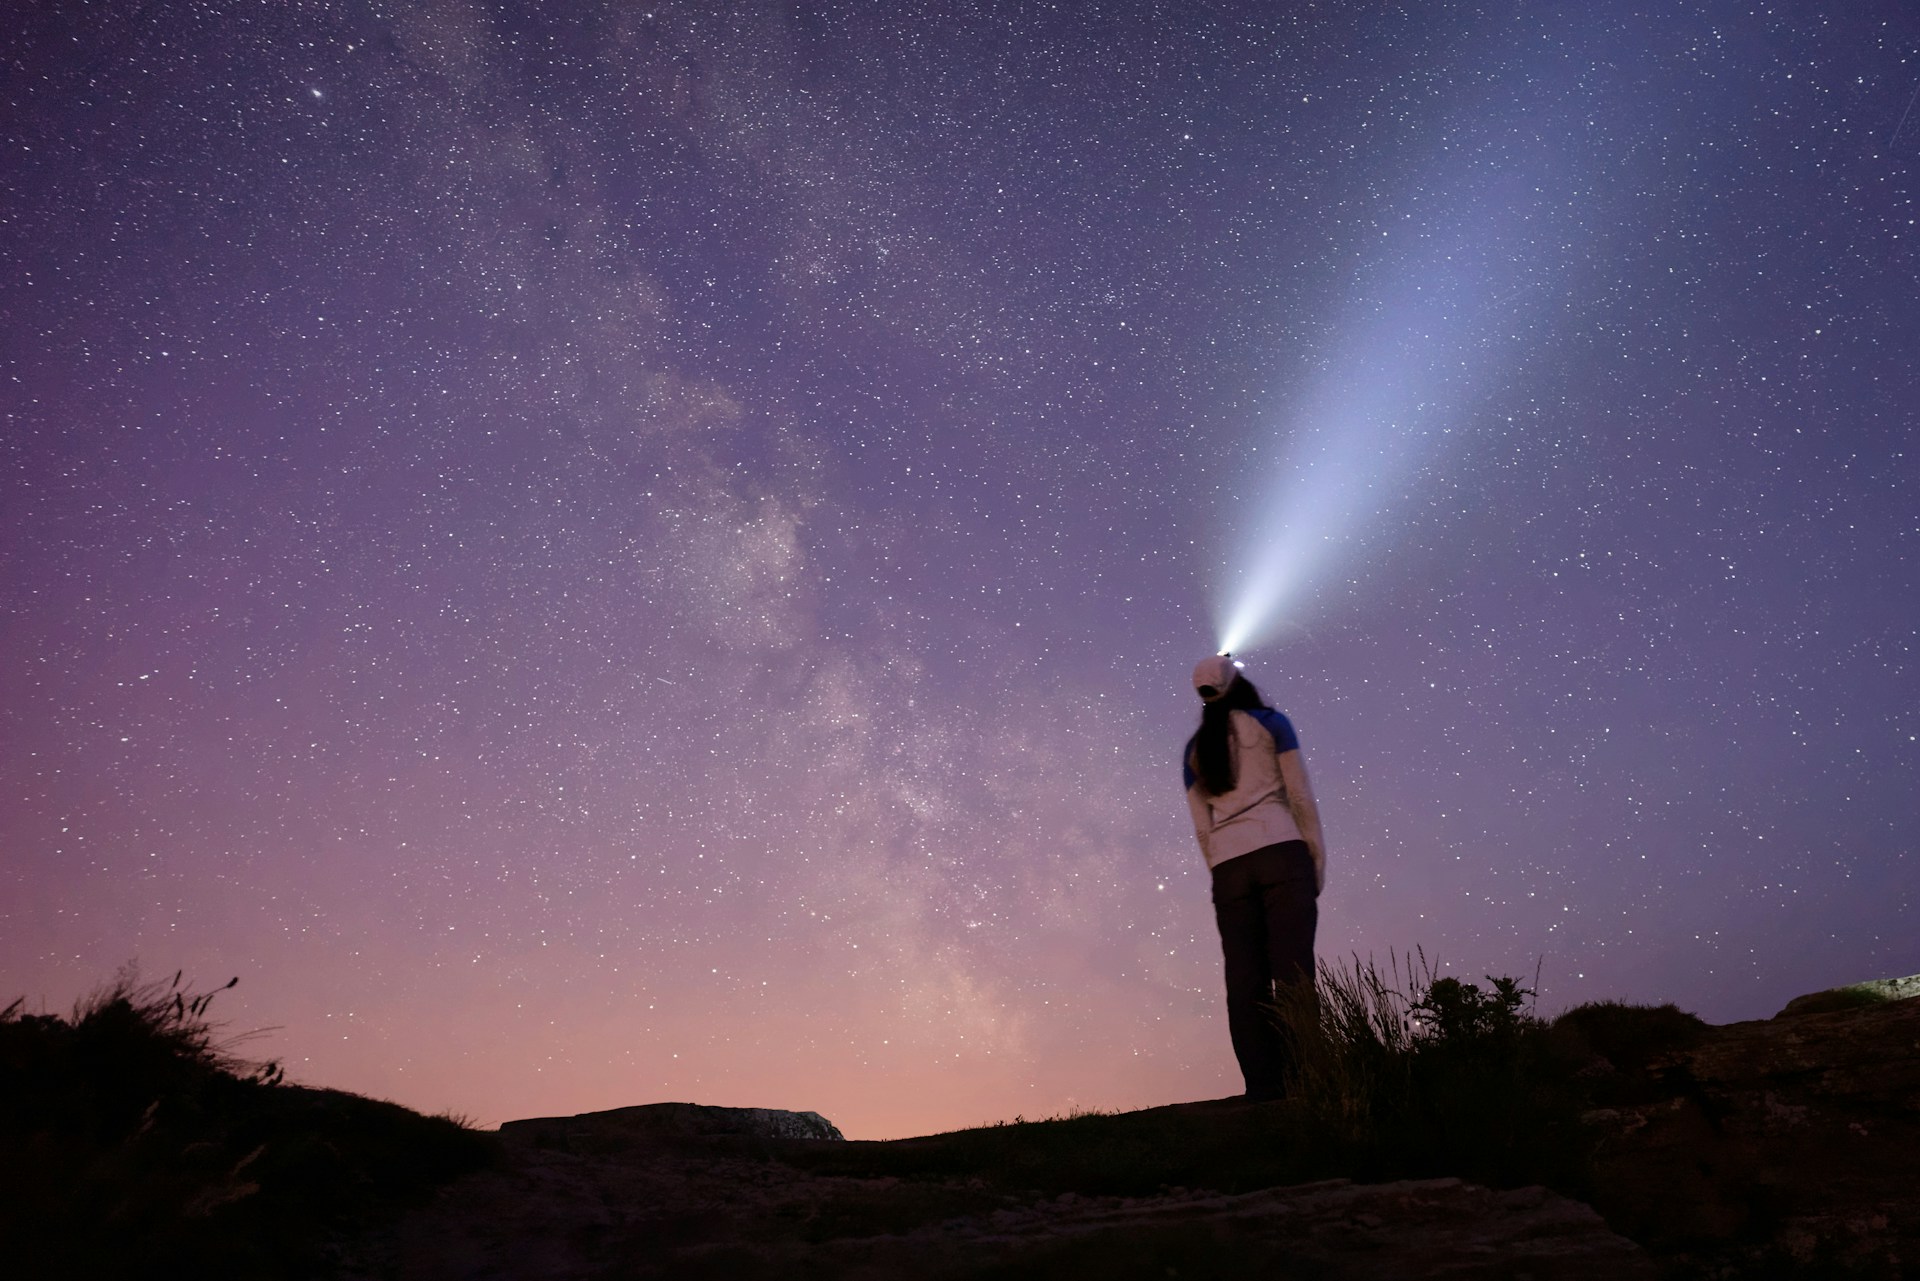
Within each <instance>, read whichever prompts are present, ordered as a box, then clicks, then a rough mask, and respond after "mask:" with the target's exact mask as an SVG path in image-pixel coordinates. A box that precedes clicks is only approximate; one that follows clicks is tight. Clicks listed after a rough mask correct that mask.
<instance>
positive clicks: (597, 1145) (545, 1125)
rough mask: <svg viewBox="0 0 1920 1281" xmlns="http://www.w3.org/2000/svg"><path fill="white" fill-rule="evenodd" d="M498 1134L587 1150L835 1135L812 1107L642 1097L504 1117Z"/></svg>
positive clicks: (535, 1143) (831, 1137)
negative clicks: (597, 1107)
mask: <svg viewBox="0 0 1920 1281" xmlns="http://www.w3.org/2000/svg"><path fill="white" fill-rule="evenodd" d="M500 1134H501V1136H502V1137H503V1138H505V1139H507V1140H508V1141H509V1142H521V1143H531V1144H534V1145H536V1146H540V1147H548V1148H565V1149H568V1150H572V1151H592V1150H595V1149H606V1148H608V1147H615V1148H618V1147H625V1146H629V1145H631V1144H632V1143H633V1142H634V1141H635V1140H637V1139H642V1138H647V1137H674V1138H712V1137H721V1136H733V1137H736V1138H749V1139H839V1138H841V1137H843V1136H842V1135H841V1133H840V1131H839V1129H838V1128H836V1127H835V1126H834V1124H833V1122H831V1121H829V1120H827V1118H825V1117H824V1116H821V1115H820V1114H819V1113H818V1112H784V1111H781V1110H780V1109H779V1108H722V1107H710V1106H708V1105H706V1104H703V1103H644V1104H641V1105H640V1106H638V1107H630V1108H614V1109H613V1110H611V1111H608V1112H582V1113H581V1114H579V1115H578V1116H543V1117H533V1118H530V1119H528V1120H525V1121H508V1122H507V1123H506V1124H505V1125H503V1126H501V1127H500Z"/></svg>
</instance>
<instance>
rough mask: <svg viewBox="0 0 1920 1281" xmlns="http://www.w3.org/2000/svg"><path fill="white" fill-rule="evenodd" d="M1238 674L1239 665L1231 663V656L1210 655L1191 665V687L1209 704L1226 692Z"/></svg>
mask: <svg viewBox="0 0 1920 1281" xmlns="http://www.w3.org/2000/svg"><path fill="white" fill-rule="evenodd" d="M1239 674H1240V664H1238V663H1236V662H1234V661H1233V655H1231V654H1211V655H1208V656H1207V657H1206V658H1203V659H1201V660H1200V661H1199V662H1197V663H1195V664H1194V665H1193V687H1194V689H1196V690H1198V691H1199V693H1200V697H1201V698H1202V699H1204V700H1205V701H1206V702H1209V703H1211V702H1212V701H1213V700H1214V699H1216V698H1219V697H1221V696H1223V695H1224V694H1225V693H1226V692H1227V687H1228V686H1230V685H1232V684H1233V681H1234V678H1235V677H1237V676H1238V675H1239Z"/></svg>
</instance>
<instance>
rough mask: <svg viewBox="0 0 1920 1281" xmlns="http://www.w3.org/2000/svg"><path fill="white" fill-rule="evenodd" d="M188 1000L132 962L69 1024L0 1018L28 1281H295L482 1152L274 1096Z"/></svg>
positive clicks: (381, 1106)
mask: <svg viewBox="0 0 1920 1281" xmlns="http://www.w3.org/2000/svg"><path fill="white" fill-rule="evenodd" d="M233 986H234V981H229V982H227V983H225V984H223V985H221V986H220V987H217V988H212V989H209V990H206V991H195V990H194V989H192V988H191V987H189V986H187V985H185V984H184V982H183V975H181V974H179V973H176V974H174V976H173V977H172V978H171V979H170V980H166V981H162V982H155V983H144V982H142V981H141V980H140V978H139V976H138V974H137V972H136V971H135V970H134V969H133V968H132V967H130V966H129V967H127V968H124V969H123V970H122V971H121V972H120V973H119V974H118V975H116V976H115V978H114V980H113V981H112V982H111V983H109V984H107V985H106V986H105V987H103V988H102V989H101V990H99V991H98V992H95V993H94V994H93V995H91V996H89V997H87V998H86V999H84V1000H82V1001H81V1002H79V1003H78V1004H77V1005H76V1006H75V1007H74V1010H73V1013H72V1015H71V1016H70V1017H68V1018H64V1019H63V1018H59V1017H56V1016H53V1015H46V1014H29V1013H26V1012H25V1002H24V1001H23V1000H17V1001H14V1002H13V1003H12V1004H11V1005H9V1006H8V1007H7V1008H6V1009H5V1011H3V1012H0V1257H3V1258H6V1259H7V1260H8V1265H9V1267H10V1268H18V1269H19V1271H18V1272H17V1273H16V1274H17V1275H24V1276H35V1277H48V1278H56V1277H89V1278H96V1277H97V1278H109V1277H119V1276H162V1275H166V1276H174V1275H179V1276H189V1275H200V1276H247V1277H261V1278H278V1277H297V1276H307V1275H313V1274H315V1273H317V1272H320V1271H324V1270H326V1268H325V1267H324V1266H323V1264H324V1262H325V1259H326V1257H327V1254H328V1251H329V1250H334V1249H337V1247H338V1243H339V1241H340V1240H342V1239H345V1238H346V1237H350V1236H351V1235H352V1234H353V1233H354V1232H355V1231H356V1230H357V1229H359V1228H363V1227H365V1226H368V1225H369V1224H371V1223H373V1222H375V1221H377V1220H378V1219H380V1218H381V1217H383V1216H385V1215H388V1214H390V1213H392V1212H393V1211H394V1210H396V1209H398V1208H399V1207H401V1206H404V1205H406V1204H408V1203H410V1202H412V1201H414V1200H416V1199H418V1198H419V1197H420V1196H422V1195H424V1194H425V1192H426V1191H427V1190H428V1189H430V1188H432V1187H433V1186H435V1185H437V1184H438V1183H441V1182H444V1181H445V1180H446V1179H448V1178H451V1177H453V1176H454V1175H456V1174H459V1173H461V1172H463V1171H465V1170H468V1169H473V1168H475V1167H477V1166H479V1165H481V1164H484V1163H485V1162H487V1161H488V1160H490V1159H492V1154H493V1152H494V1150H495V1148H494V1140H493V1139H492V1137H491V1136H489V1135H482V1134H478V1133H475V1132H474V1131H472V1130H471V1129H468V1128H466V1127H464V1126H462V1125H460V1124H459V1123H457V1122H455V1121H453V1120H449V1119H445V1118H431V1117H423V1116H420V1115H418V1114H416V1113H413V1112H410V1111H408V1110H407V1109H406V1108H403V1107H400V1106H398V1105H397V1104H392V1103H383V1102H379V1101H377V1100H373V1099H365V1098H360V1097H359V1096H357V1095H352V1094H347V1093H344V1092H342V1091H338V1090H313V1089H307V1088H304V1087H301V1086H295V1085H288V1084H285V1083H284V1081H283V1079H282V1076H283V1074H282V1072H281V1070H280V1067H279V1065H278V1064H277V1063H272V1062H265V1063H256V1062H253V1061H250V1060H247V1059H244V1058H242V1057H240V1056H239V1055H238V1054H237V1053H236V1052H235V1047H236V1046H237V1045H238V1044H240V1043H242V1042H244V1041H245V1039H246V1038H245V1037H233V1036H228V1035H226V1034H225V1033H224V1031H223V1028H222V1025H221V1024H219V1023H217V1022H215V1021H214V1020H213V1019H212V1018H211V1017H210V1013H209V1011H210V1008H211V1006H212V1004H213V1001H214V998H215V997H216V996H217V995H218V994H219V993H221V992H224V991H227V990H229V989H231V988H232V987H233Z"/></svg>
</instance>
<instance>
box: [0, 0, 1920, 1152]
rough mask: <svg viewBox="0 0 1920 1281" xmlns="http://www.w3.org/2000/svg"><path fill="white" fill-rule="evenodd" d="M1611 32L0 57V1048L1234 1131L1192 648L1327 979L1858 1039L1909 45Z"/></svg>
mask: <svg viewBox="0 0 1920 1281" xmlns="http://www.w3.org/2000/svg"><path fill="white" fill-rule="evenodd" d="M1684 8H1685V9H1686V13H1685V14H1683V15H1678V16H1676V15H1675V14H1674V13H1673V12H1672V10H1673V9H1674V7H1673V6H1659V5H1630V4H1623V3H1614V2H1613V0H1599V2H1598V3H1595V2H1592V0H1584V2H1582V3H1565V4H1525V5H1512V4H1503V5H1487V6H1482V7H1477V8H1475V7H1461V6H1455V5H1447V4H1422V5H1417V6H1406V7H1400V6H1385V5H1376V4H1372V3H1358V4H1323V5H1320V6H1317V7H1315V6H1308V5H1304V4H1299V5H1294V4H1287V5H1277V4H1257V5H1256V4H1245V5H1230V4H1173V3H1167V4H1160V5H1151V4H1139V5H1119V4H1111V5H1098V6H1094V5H1077V6H1058V7H1048V6H1041V5H1031V4H1006V5H993V4H978V5H966V4H939V5H933V6H918V5H911V4H901V5H894V4H887V5H870V4H848V5H814V4H784V5H763V6H745V5H731V4H729V5H720V4H713V5H683V4H670V3H663V4H659V5H656V6H654V7H652V8H651V9H649V8H647V7H645V6H643V5H639V4H625V3H621V4H614V3H584V4H569V5H564V6H533V5H512V6H508V5H502V4H480V3H472V2H470V0H429V2H428V3H418V4H416V3H394V4H368V3H351V2H350V3H341V4H322V3H305V4H292V3H289V4H274V5H236V6H215V5H204V4H170V3H156V4H152V5H143V6H134V5H119V4H111V5H109V4H92V5H82V4H78V3H71V2H67V3H35V4H31V5H29V6H28V7H27V10H26V13H25V16H24V18H23V19H20V18H17V19H16V25H17V29H16V32H15V34H14V36H13V38H12V39H11V40H10V41H9V42H8V45H7V50H6V62H5V64H4V66H5V78H4V86H3V87H4V103H5V108H4V110H5V117H4V119H5V129H4V134H3V137H4V143H5V150H4V154H3V156H0V414H3V415H4V417H3V418H0V424H3V425H0V682H4V683H3V684H0V788H3V789H4V792H3V794H4V797H5V802H4V806H0V977H4V980H5V984H4V986H5V989H6V990H5V991H3V992H0V999H5V998H7V997H11V996H12V995H14V994H17V993H24V994H26V995H27V996H28V997H29V998H30V999H31V1000H33V1001H36V1002H39V1001H44V1002H45V1003H46V1004H47V1006H48V1007H49V1008H53V1009H63V1008H64V1007H65V1006H66V1005H67V1004H68V1003H69V1002H71V1001H72V1000H73V999H74V998H75V997H76V996H78V995H80V994H81V993H83V992H84V991H86V990H88V989H89V988H92V987H94V986H95V985H97V984H99V983H100V982H101V981H103V980H104V979H106V978H107V977H109V976H110V975H111V974H112V972H113V970H114V968H115V967H116V966H117V965H119V964H121V963H122V962H125V961H127V960H128V959H129V958H136V957H137V958H138V959H139V961H140V962H141V963H142V965H143V966H144V967H145V969H146V970H147V972H148V973H150V974H166V975H171V973H172V972H173V970H174V969H176V968H179V967H185V968H186V970H187V971H188V973H189V975H191V976H195V977H197V978H198V979H199V980H201V981H202V982H204V983H206V984H214V983H220V982H224V981H225V980H226V979H227V978H229V977H231V976H232V975H235V974H238V975H240V976H241V979H242V982H241V985H240V987H239V988H238V989H236V990H235V991H234V992H233V993H230V994H228V995H226V996H223V997H222V998H221V1002H220V1003H219V1004H217V1005H216V1007H215V1008H216V1010H221V1009H224V1011H225V1012H226V1014H227V1015H228V1016H229V1017H230V1018H231V1019H232V1020H233V1025H234V1028H235V1029H236V1030H242V1029H247V1028H253V1027H260V1026H266V1025H273V1026H275V1027H277V1029H278V1030H276V1031H273V1032H271V1033H269V1034H268V1035H266V1036H264V1037H262V1038H260V1039H259V1040H256V1041H254V1042H252V1043H251V1049H252V1051H253V1052H255V1053H257V1054H260V1055H262V1056H277V1057H284V1059H285V1060H286V1061H287V1064H288V1068H289V1073H290V1075H292V1076H293V1077H295V1078H297V1079H300V1080H303V1081H307V1082H310V1083H314V1084H323V1085H333V1086H339V1087H343V1088H348V1089H353V1090H358V1091H362V1092H366V1093H371V1094H377V1095H382V1096H386V1097H391V1098H395V1099H398V1100H400V1101H401V1102H404V1103H407V1104H409V1105H412V1106H415V1107H418V1108H422V1109H424V1110H428V1111H435V1110H440V1109H455V1110H458V1111H461V1112H464V1113H466V1114H468V1115H470V1116H472V1117H474V1118H475V1119H478V1120H481V1121H484V1122H488V1123H492V1122H498V1121H500V1120H503V1119H508V1118H511V1117H517V1116H529V1115H541V1114H551V1113H558V1112H572V1111H582V1110H586V1109H590V1108H607V1107H617V1106H623V1105H627V1104H634V1103H644V1102H651V1101H657V1100H663V1099H691V1100H695V1101H699V1102H707V1103H721V1104H739V1105H763V1106H776V1107H803V1108H817V1109H819V1110H820V1111H822V1112H824V1113H826V1114H827V1115H828V1116H829V1117H831V1118H832V1119H833V1120H835V1121H836V1122H838V1123H840V1124H841V1125H842V1126H843V1127H844V1128H845V1129H846V1130H847V1131H848V1133H849V1134H851V1135H853V1136H856V1137H883V1136H890V1135H898V1134H904V1133H914V1132H925V1131H929V1130H934V1129H940V1128H950V1127H953V1126H957V1125H964V1124H971V1123H978V1122H983V1121H987V1120H991V1119H996V1118H1005V1117H1010V1116H1012V1115H1014V1114H1016V1113H1023V1114H1025V1115H1027V1116H1029V1117H1032V1116H1041V1115H1047V1114H1051V1113H1057V1112H1061V1111H1064V1110H1067V1109H1069V1108H1073V1107H1107V1108H1111V1107H1130V1106H1139V1105H1146V1104H1153V1103H1161V1102H1168V1101H1172V1100H1175V1099H1187V1098H1198V1097H1207V1096H1213V1095H1220V1094H1224V1093H1229V1092H1232V1091H1234V1090H1236V1089H1238V1088H1239V1087H1238V1077H1237V1075H1236V1074H1235V1072H1234V1069H1233V1062H1232V1056H1231V1053H1230V1051H1229V1048H1228V1045H1227V1036H1226V1029H1225V1022H1224V1017H1223V1014H1222V1011H1221V1000H1220V995H1219V988H1220V981H1219V976H1218V970H1219V961H1218V956H1217V950H1216V949H1217V944H1216V940H1215V937H1214V933H1213V925H1212V919H1211V914H1210V909H1209V907H1208V904H1207V893H1206V874H1205V869H1204V867H1203V865H1202V864H1201V862H1200V859H1199V856H1198V853H1197V852H1196V850H1195V847H1194V844H1193V838H1192V834H1191V832H1190V830H1189V828H1188V826H1187V819H1186V813H1185V807H1184V804H1183V802H1182V798H1181V795H1180V790H1179V782H1178V769H1177V764H1176V762H1177V756H1178V751H1179V747H1180V744H1181V743H1182V741H1183V740H1184V738H1185V736H1186V734H1187V733H1188V732H1189V731H1190V729H1191V727H1192V725H1193V723H1194V721H1195V719H1196V716H1197V701H1196V700H1195V699H1194V698H1193V695H1192V693H1191V691H1190V689H1189V687H1188V684H1187V673H1188V670H1189V668H1190V667H1191V665H1192V663H1193V661H1194V660H1195V659H1196V658H1198V657H1199V656H1201V655H1202V654H1204V653H1207V652H1209V651H1210V650H1212V649H1213V648H1214V647H1215V645H1216V644H1217V642H1218V640H1219V638H1220V636H1221V635H1222V629H1223V628H1232V627H1238V626H1240V625H1241V624H1242V623H1243V622H1244V623H1245V624H1246V626H1247V627H1249V628H1251V629H1252V630H1254V631H1256V632H1258V634H1259V638H1260V639H1259V641H1258V643H1257V644H1256V645H1255V646H1254V647H1253V648H1251V649H1249V650H1248V651H1246V655H1245V656H1246V657H1247V658H1248V660H1249V672H1250V674H1251V675H1253V676H1254V678H1255V679H1256V680H1257V681H1259V682H1260V683H1261V685H1262V688H1263V689H1264V690H1265V691H1266V693H1267V694H1268V696H1269V697H1270V699H1271V700H1272V701H1273V702H1274V703H1275V704H1276V705H1277V706H1279V707H1280V708H1282V709H1283V710H1285V711H1287V712H1288V713H1289V714H1290V715H1291V716H1292V717H1293V719H1294V721H1295V724H1296V725H1297V726H1298V728H1299V731H1300V735H1301V738H1302V741H1303V743H1304V745H1305V749H1306V753H1307V757H1308V760H1309V762H1310V764H1311V766H1312V769H1313V772H1314V777H1315V780H1316V783H1317V785H1318V789H1319V792H1320V794H1321V803H1322V808H1323V812H1324V815H1325V818H1326V823H1327V830H1328V835H1329V845H1330V871H1329V877H1328V886H1327V892H1326V895H1325V897H1324V898H1323V899H1322V907H1321V910H1322V916H1321V933H1320V940H1319V942H1320V950H1321V952H1322V954H1323V955H1326V956H1341V955H1345V954H1348V953H1352V952H1358V953H1360V954H1362V955H1366V954H1373V955H1375V956H1378V957H1382V958H1384V957H1385V955H1386V954H1387V953H1388V951H1389V950H1404V949H1407V948H1410V947H1413V946H1415V945H1421V946H1423V947H1424V948H1425V950H1426V952H1427V954H1428V955H1429V956H1430V957H1438V958H1439V959H1440V960H1442V961H1443V962H1444V963H1445V964H1447V965H1448V966H1449V967H1451V968H1452V969H1454V970H1456V971H1458V972H1460V973H1461V974H1463V975H1464V976H1466V977H1469V978H1475V977H1478V976H1480V975H1483V974H1487V973H1494V974H1504V973H1514V974H1524V975H1527V976H1531V975H1532V974H1533V973H1534V970H1535V966H1536V963H1538V964H1539V965H1540V975H1541V989H1542V996H1541V1003H1542V1008H1543V1010H1546V1011H1554V1010H1558V1009H1561V1008H1564V1007H1565V1006H1567V1005H1570V1004H1573V1003H1576V1002H1579V1001H1584V1000H1592V999H1599V998H1606V997H1618V998H1626V999H1632V1000H1641V1001H1666V1000H1673V1001H1677V1002H1678V1003H1680V1004H1681V1005H1683V1006H1685V1007H1687V1008H1690V1009H1693V1010H1696V1011H1698V1012H1699V1013H1700V1014H1702V1015H1704V1016H1705V1017H1707V1018H1709V1019H1713V1020H1719V1021H1725V1020H1731V1019H1739V1018H1750V1017H1757V1016H1763V1015H1766V1014H1770V1013H1771V1012H1773V1011H1774V1010H1776V1009H1777V1008H1778V1007H1779V1006H1780V1005H1781V1004H1783V1003H1784V1002H1785V1001H1786V1000H1787V999H1788V998H1789V997H1792V996H1794V995H1796V994H1797V993H1800V992H1803V991H1808V990H1812V989H1816V988H1820V987H1823V986H1828V985H1831V984H1835V983H1839V982H1845V981H1851V980H1856V979H1863V978H1869V977H1875V976H1880V975H1886V974H1896V973H1898V974H1905V973H1910V972H1913V971H1915V970H1920V941H1917V940H1920V930H1916V928H1915V924H1914V916H1913V907H1914V902H1913V890H1912V884H1913V882H1914V880H1915V879H1916V871H1920V869H1917V868H1916V865H1915V859H1914V854H1913V852H1914V850H1915V846H1916V837H1917V836H1920V819H1917V818H1916V804H1915V797H1916V795H1917V794H1920V744H1917V743H1916V736H1917V735H1920V670H1917V669H1916V654H1915V644H1916V635H1915V633H1916V620H1917V619H1920V608H1917V607H1916V604H1915V602H1916V597H1920V458H1916V448H1920V443H1917V442H1916V431H1915V423H1916V416H1917V415H1920V363H1916V359H1915V355H1916V338H1915V335H1916V333H1920V323H1917V322H1920V293H1917V292H1916V268H1917V267H1920V203H1917V202H1916V194H1917V192H1920V110H1916V109H1915V101H1916V95H1920V9H1916V8H1915V7H1913V6H1911V5H1903V4H1900V3H1896V2H1894V0H1861V3H1857V4H1848V5H1844V6H1815V5H1805V6H1802V5H1772V6H1767V5H1761V4H1747V3H1743V4H1731V3H1719V2H1711V0H1710V2H1708V3H1703V4H1698V5H1690V6H1684ZM536 14H537V15H538V16H530V15H536Z"/></svg>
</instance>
